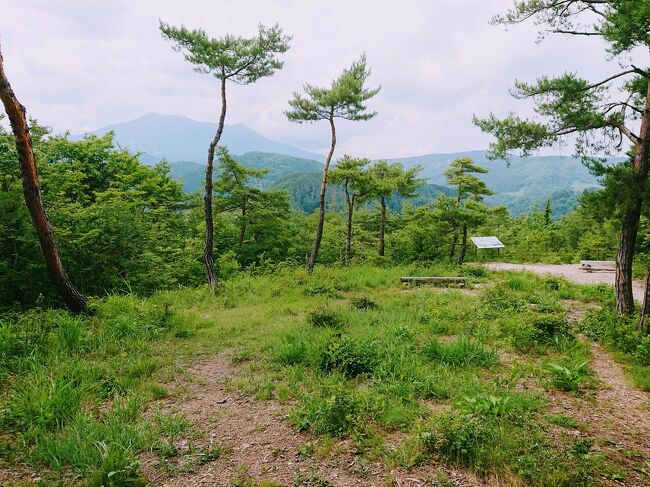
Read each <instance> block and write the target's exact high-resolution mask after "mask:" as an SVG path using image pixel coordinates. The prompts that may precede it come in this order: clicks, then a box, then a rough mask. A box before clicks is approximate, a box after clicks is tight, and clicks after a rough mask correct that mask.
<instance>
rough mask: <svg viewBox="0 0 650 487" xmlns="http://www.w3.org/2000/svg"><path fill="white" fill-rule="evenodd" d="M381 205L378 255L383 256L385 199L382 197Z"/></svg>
mask: <svg viewBox="0 0 650 487" xmlns="http://www.w3.org/2000/svg"><path fill="white" fill-rule="evenodd" d="M380 203H381V220H379V255H380V256H381V257H383V256H384V235H385V234H386V198H384V197H383V196H382V197H381V200H380Z"/></svg>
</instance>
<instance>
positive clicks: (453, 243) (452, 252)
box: [449, 227, 458, 259]
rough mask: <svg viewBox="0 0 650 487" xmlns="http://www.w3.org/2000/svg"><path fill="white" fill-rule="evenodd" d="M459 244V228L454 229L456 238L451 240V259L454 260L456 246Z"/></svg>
mask: <svg viewBox="0 0 650 487" xmlns="http://www.w3.org/2000/svg"><path fill="white" fill-rule="evenodd" d="M457 243H458V228H456V227H454V236H453V238H452V239H451V249H449V259H453V258H454V254H455V253H456V244H457Z"/></svg>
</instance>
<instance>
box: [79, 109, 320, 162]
mask: <svg viewBox="0 0 650 487" xmlns="http://www.w3.org/2000/svg"><path fill="white" fill-rule="evenodd" d="M216 130H217V124H215V123H211V122H197V121H196V120H192V119H191V118H188V117H185V116H182V115H158V114H148V115H144V116H142V117H139V118H136V119H134V120H130V121H128V122H123V123H116V124H112V125H107V126H106V127H102V128H100V129H97V130H93V131H91V132H88V133H89V134H95V135H99V136H101V135H105V134H106V133H108V132H110V131H113V132H114V133H115V141H116V142H117V143H118V144H119V145H120V146H122V147H125V148H127V149H129V150H130V151H131V152H140V153H142V155H141V157H140V160H141V161H142V162H143V163H145V164H152V163H155V162H157V161H159V160H160V159H163V158H164V159H167V160H168V161H191V162H196V163H202V164H205V161H206V158H207V154H208V146H209V145H210V141H211V140H212V138H213V137H214V134H215V132H216ZM81 138H83V135H72V136H70V139H71V140H79V139H81ZM220 145H226V146H228V148H229V149H230V152H231V153H232V154H244V153H246V152H251V151H259V152H268V153H275V154H286V155H289V156H294V157H302V158H305V159H313V160H317V161H322V160H323V159H324V157H323V155H322V154H317V153H314V152H308V151H305V150H302V149H299V148H298V147H294V146H292V145H290V144H285V143H283V142H278V141H275V140H272V139H269V138H267V137H264V136H263V135H261V134H259V133H257V132H256V131H255V130H253V129H251V128H250V127H248V126H246V125H244V124H242V123H236V124H232V125H229V124H226V126H225V127H224V130H223V136H222V138H221V142H220Z"/></svg>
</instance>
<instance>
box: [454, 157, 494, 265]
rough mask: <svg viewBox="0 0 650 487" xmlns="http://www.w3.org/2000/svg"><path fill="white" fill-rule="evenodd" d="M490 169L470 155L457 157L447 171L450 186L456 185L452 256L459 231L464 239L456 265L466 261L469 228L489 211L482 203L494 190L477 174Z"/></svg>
mask: <svg viewBox="0 0 650 487" xmlns="http://www.w3.org/2000/svg"><path fill="white" fill-rule="evenodd" d="M487 172H488V170H487V169H486V168H484V167H481V166H479V165H478V164H474V161H473V160H472V159H471V158H469V157H462V158H460V159H456V160H455V161H453V162H452V163H451V164H450V167H449V169H447V170H446V171H445V176H447V182H448V183H449V185H450V186H456V211H457V213H456V215H457V216H456V227H455V228H454V237H453V241H452V245H451V257H452V258H453V256H454V247H455V246H456V243H457V241H458V231H459V230H460V231H461V235H462V237H461V238H462V239H461V244H460V250H459V252H458V259H457V260H456V265H458V266H461V265H463V262H464V261H465V253H466V251H467V230H468V228H469V227H470V226H473V225H476V224H478V223H480V222H481V219H482V215H484V214H485V213H486V212H487V207H485V205H481V204H480V202H481V200H482V199H483V196H487V195H491V194H492V191H490V189H489V188H488V187H487V186H486V184H485V183H484V182H483V181H481V180H480V179H479V178H478V177H476V176H475V174H485V173H487Z"/></svg>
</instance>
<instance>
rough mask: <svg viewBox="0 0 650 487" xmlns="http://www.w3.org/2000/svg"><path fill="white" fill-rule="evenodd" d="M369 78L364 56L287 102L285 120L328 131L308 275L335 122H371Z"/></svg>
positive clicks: (322, 209)
mask: <svg viewBox="0 0 650 487" xmlns="http://www.w3.org/2000/svg"><path fill="white" fill-rule="evenodd" d="M368 76H370V69H369V68H368V67H367V65H366V56H365V54H364V55H362V56H361V58H360V59H359V60H358V61H356V62H354V63H352V66H351V67H350V68H348V69H345V70H343V73H342V74H341V75H340V76H339V77H338V78H337V79H335V80H334V81H332V83H331V85H330V87H329V88H320V87H317V86H312V85H310V84H305V85H304V87H303V88H304V91H305V94H304V95H302V94H300V93H295V92H294V94H293V98H292V99H291V100H289V106H290V107H291V109H290V110H287V111H286V112H285V114H286V116H287V118H288V119H289V120H290V121H292V122H296V123H304V122H317V121H319V120H327V121H328V122H329V125H330V131H331V144H330V150H329V152H328V153H327V158H326V159H325V166H324V167H323V177H322V180H321V187H320V195H319V206H318V222H317V224H316V234H315V236H314V244H313V246H312V249H311V253H310V255H309V258H308V259H307V265H306V269H307V272H312V271H313V270H314V265H316V259H317V257H318V250H319V249H320V244H321V240H322V238H323V225H324V224H325V194H326V192H327V177H328V174H329V167H330V163H331V162H332V156H333V155H334V149H335V148H336V126H335V119H337V118H342V119H345V120H354V121H358V120H370V119H371V118H373V117H374V116H375V115H376V114H377V112H374V111H373V112H369V111H368V109H367V107H366V105H365V102H366V101H368V100H369V99H370V98H372V97H373V96H375V95H376V94H377V93H379V89H380V88H375V89H368V88H365V87H364V85H365V82H366V79H367V78H368Z"/></svg>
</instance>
